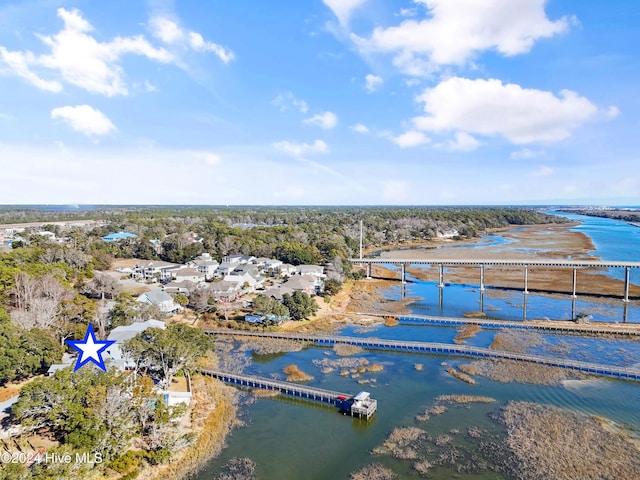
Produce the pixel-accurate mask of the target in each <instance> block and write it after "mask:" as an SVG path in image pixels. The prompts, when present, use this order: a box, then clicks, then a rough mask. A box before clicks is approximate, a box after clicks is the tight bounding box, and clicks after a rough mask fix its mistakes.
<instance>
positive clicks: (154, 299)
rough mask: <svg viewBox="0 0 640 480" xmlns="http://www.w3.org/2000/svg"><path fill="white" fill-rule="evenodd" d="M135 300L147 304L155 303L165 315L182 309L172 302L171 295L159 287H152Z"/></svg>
mask: <svg viewBox="0 0 640 480" xmlns="http://www.w3.org/2000/svg"><path fill="white" fill-rule="evenodd" d="M136 300H137V301H138V302H140V303H144V304H148V305H156V306H157V307H158V308H159V309H160V311H161V312H162V313H164V314H165V315H172V314H174V313H178V312H180V311H182V310H183V309H182V307H181V306H180V305H178V304H177V303H176V302H174V300H173V297H172V296H171V295H169V294H168V293H167V292H163V291H162V290H160V289H157V288H156V289H153V290H150V291H148V292H145V293H143V294H142V295H140V296H139V297H138V298H136Z"/></svg>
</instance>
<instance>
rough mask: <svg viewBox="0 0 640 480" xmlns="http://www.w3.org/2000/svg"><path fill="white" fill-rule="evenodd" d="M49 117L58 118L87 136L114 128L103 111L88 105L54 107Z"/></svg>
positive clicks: (97, 134) (107, 131)
mask: <svg viewBox="0 0 640 480" xmlns="http://www.w3.org/2000/svg"><path fill="white" fill-rule="evenodd" d="M51 118H52V119H54V120H56V119H60V120H62V121H64V122H65V123H66V124H67V125H69V126H70V127H71V128H72V129H74V130H75V131H76V132H80V133H82V134H84V135H87V136H89V137H91V136H100V135H107V134H109V133H111V132H112V131H114V130H115V129H116V127H115V125H114V124H113V123H111V120H109V119H108V118H107V116H106V115H105V114H104V113H102V112H101V111H100V110H96V109H94V108H92V107H90V106H89V105H78V106H76V107H70V106H66V107H59V108H54V109H53V110H51Z"/></svg>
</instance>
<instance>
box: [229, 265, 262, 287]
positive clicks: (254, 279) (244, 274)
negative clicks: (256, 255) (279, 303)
mask: <svg viewBox="0 0 640 480" xmlns="http://www.w3.org/2000/svg"><path fill="white" fill-rule="evenodd" d="M224 280H225V281H227V282H238V283H239V284H240V285H241V286H243V285H245V284H247V285H249V290H251V291H253V290H255V289H256V288H262V287H263V286H264V280H265V278H264V277H263V276H262V275H260V274H259V273H258V272H257V270H242V271H238V272H237V271H233V272H231V273H230V274H229V275H226V276H225V277H224Z"/></svg>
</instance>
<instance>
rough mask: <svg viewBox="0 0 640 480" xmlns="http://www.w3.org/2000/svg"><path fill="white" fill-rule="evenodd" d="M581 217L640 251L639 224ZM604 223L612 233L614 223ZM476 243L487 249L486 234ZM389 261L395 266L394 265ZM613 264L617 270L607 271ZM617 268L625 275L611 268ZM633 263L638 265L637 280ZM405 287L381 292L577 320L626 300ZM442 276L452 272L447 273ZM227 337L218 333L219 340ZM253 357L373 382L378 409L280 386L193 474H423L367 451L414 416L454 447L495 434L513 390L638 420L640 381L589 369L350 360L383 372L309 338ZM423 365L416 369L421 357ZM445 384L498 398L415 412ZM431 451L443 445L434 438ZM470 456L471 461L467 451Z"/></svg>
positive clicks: (634, 307)
mask: <svg viewBox="0 0 640 480" xmlns="http://www.w3.org/2000/svg"><path fill="white" fill-rule="evenodd" d="M580 220H581V221H584V223H583V224H582V225H581V226H579V227H576V229H579V230H581V231H583V232H584V233H586V234H587V235H589V236H590V237H592V239H593V241H594V244H595V246H596V250H595V251H594V252H593V253H594V254H596V255H599V256H600V257H601V258H602V259H604V260H633V261H638V260H640V256H638V253H640V228H637V227H632V226H630V225H626V224H624V222H615V221H610V220H606V219H597V218H590V217H580ZM607 227H611V228H612V232H610V234H607V231H606V230H607ZM495 237H496V236H495V235H494V236H493V238H491V239H488V240H486V242H485V243H484V245H485V246H486V245H489V244H494V245H495V243H494V242H500V239H499V238H495ZM477 248H482V243H480V244H479V245H478V247H477ZM390 267H391V268H395V267H393V266H390ZM612 275H614V276H615V275H616V272H612ZM616 278H619V277H616ZM636 278H637V274H635V272H634V279H633V281H635V279H636ZM408 279H409V282H408V283H407V284H406V285H405V286H404V287H402V286H401V285H400V284H396V285H395V286H392V287H390V288H387V289H385V290H384V291H383V294H384V295H385V296H386V297H387V298H389V299H400V298H403V297H404V298H409V297H411V298H415V299H416V301H415V302H414V303H412V304H410V305H409V306H408V308H409V309H410V310H411V311H412V312H413V313H416V314H427V315H445V316H452V317H461V316H463V315H464V314H465V313H468V312H474V311H480V310H482V311H484V312H485V313H486V314H487V315H489V316H490V317H493V318H498V319H505V320H520V319H523V318H525V311H524V304H525V301H526V318H529V319H531V318H551V319H567V320H568V319H570V318H572V315H574V316H575V314H576V313H587V314H589V315H591V316H592V317H593V319H594V321H598V320H601V321H602V320H606V321H617V322H620V321H622V320H623V318H624V316H623V311H624V309H625V306H624V305H623V303H622V301H621V300H619V299H597V298H593V297H589V298H586V297H585V298H578V299H576V300H575V302H572V300H571V298H568V296H564V297H563V296H547V295H538V294H533V293H530V294H529V295H527V296H524V295H523V294H522V292H518V291H513V290H494V289H487V290H485V291H484V293H482V296H481V292H480V291H479V290H478V288H477V286H476V285H449V286H445V287H444V288H438V286H437V285H436V283H435V282H425V281H420V280H417V279H415V278H412V277H410V276H409V277H408ZM445 281H446V280H445ZM638 303H640V302H638V301H632V302H630V303H629V304H628V305H627V306H626V320H627V321H628V322H640V311H639V310H640V307H639V305H638ZM340 333H341V334H343V335H349V336H358V337H377V338H385V339H398V340H421V341H429V342H443V343H452V342H453V339H454V337H455V336H456V335H457V329H456V328H454V327H435V326H408V325H397V326H393V327H386V326H384V325H381V324H377V325H349V326H347V327H345V328H344V329H342V331H341V332H340ZM498 333H499V332H496V331H492V330H483V331H481V332H479V333H478V334H477V335H476V336H474V337H473V338H470V339H468V340H466V343H467V344H468V345H474V346H480V347H488V346H489V345H490V344H491V343H492V342H493V341H494V339H495V338H496V335H497V334H498ZM526 335H531V337H530V338H534V337H535V340H536V341H535V342H532V344H531V345H532V346H531V347H530V348H529V349H528V350H527V351H528V352H529V353H535V354H539V355H544V356H552V357H556V358H570V359H575V360H584V361H590V362H598V363H603V364H609V365H620V366H627V367H630V366H635V367H638V366H640V343H639V342H638V341H637V340H624V339H616V338H611V339H600V338H593V337H584V336H566V335H552V334H547V333H527V334H526ZM218 341H220V340H218ZM238 354H239V355H246V356H247V358H248V359H251V360H252V362H251V364H250V366H249V367H248V368H247V369H246V373H250V374H256V375H262V376H265V377H272V378H279V379H284V378H285V375H284V374H283V368H284V367H285V366H287V365H290V364H295V365H297V366H298V367H299V368H300V369H301V370H302V371H304V372H306V373H308V374H310V375H312V376H313V380H312V381H311V382H309V384H310V385H313V386H317V387H321V388H327V389H331V390H337V391H341V392H347V393H351V394H355V393H357V392H358V391H361V390H365V389H366V390H367V391H369V392H371V394H372V396H373V397H374V398H376V399H377V400H378V412H377V413H376V415H375V416H374V417H373V419H372V420H371V421H370V422H366V421H359V420H354V419H351V418H350V417H344V416H342V415H340V414H339V413H338V412H337V411H336V410H335V409H333V408H329V407H321V406H318V405H317V404H313V403H310V402H302V401H297V400H291V399H287V398H284V397H276V398H263V399H259V400H257V401H255V402H254V403H251V404H250V405H247V406H245V407H243V408H242V412H243V420H244V421H245V422H246V426H245V427H243V428H240V429H237V430H235V431H234V432H233V434H232V435H231V437H230V438H229V441H228V446H227V448H225V450H224V451H223V452H222V454H221V455H220V456H219V457H217V458H214V459H212V460H211V461H210V462H209V463H208V464H207V465H206V466H205V467H204V469H203V470H202V471H201V472H200V473H199V474H198V475H197V476H196V477H195V478H196V479H197V480H205V479H207V480H208V479H216V478H220V477H219V475H220V474H221V472H222V471H223V466H224V465H225V464H226V463H227V462H228V461H229V460H230V459H231V458H234V457H249V458H251V459H252V460H253V461H254V462H255V464H256V472H255V477H256V478H259V479H261V480H276V479H277V480H281V479H297V478H304V479H310V480H324V479H347V478H349V474H350V473H351V472H353V471H355V470H357V469H359V468H362V467H363V466H364V465H367V464H370V463H373V462H376V463H380V464H382V465H384V466H386V467H388V468H390V469H392V470H393V471H394V472H395V473H396V474H397V475H398V478H400V479H417V478H420V477H419V476H418V475H417V473H416V472H415V471H413V470H412V462H410V461H409V462H407V461H401V460H397V459H395V458H392V457H391V456H388V455H378V456H374V455H372V454H371V452H372V450H374V449H375V448H376V447H378V446H380V445H381V444H382V443H383V442H384V440H385V438H387V436H388V435H389V433H390V432H391V431H392V430H393V429H394V428H397V427H406V426H415V427H418V428H422V429H424V430H426V431H427V433H428V434H429V435H430V436H432V437H436V436H437V435H441V434H449V435H452V436H453V437H454V444H455V445H456V448H463V447H464V448H467V447H468V448H475V447H473V446H471V447H469V439H468V438H464V434H461V435H457V436H456V434H452V433H451V432H456V431H460V432H465V431H466V430H467V429H468V428H469V427H478V428H481V429H483V430H484V431H487V432H490V433H491V434H495V435H504V427H502V426H501V425H500V424H498V423H496V422H495V421H492V420H491V418H492V416H494V415H495V414H497V413H499V411H500V409H501V408H502V407H503V406H504V405H505V404H506V403H507V402H510V401H527V402H534V403H539V404H544V405H553V406H557V407H561V408H564V409H569V410H572V411H578V412H583V413H586V414H591V415H598V416H601V417H604V418H608V419H611V420H613V421H615V422H618V423H619V424H628V425H631V426H633V427H635V428H636V429H640V409H638V405H639V404H640V384H637V383H633V382H623V381H616V380H612V379H608V378H599V377H586V378H583V379H574V380H568V381H565V382H563V383H562V384H560V385H553V386H545V385H531V384H523V383H515V382H511V383H500V382H496V381H493V380H489V379H488V378H484V377H477V378H476V380H477V383H476V384H475V385H469V384H467V383H464V382H461V381H460V380H457V379H455V378H453V377H452V376H451V375H449V374H448V373H447V369H448V368H450V367H458V366H460V365H461V364H467V363H469V362H472V360H470V359H464V358H457V357H446V356H435V355H420V354H415V353H391V352H379V351H363V352H362V353H360V354H357V355H355V356H353V357H349V358H350V359H353V360H357V361H366V362H368V364H369V365H371V364H379V365H382V366H383V367H384V369H383V371H382V372H378V373H373V372H371V373H369V372H365V373H354V370H353V369H352V370H351V371H349V372H346V374H345V371H344V369H343V371H342V372H341V369H340V368H335V369H334V370H333V371H328V370H323V368H321V364H322V362H325V361H337V360H340V359H341V358H343V357H338V356H337V354H336V352H334V351H333V350H332V349H329V348H319V347H308V348H306V349H304V350H302V351H299V352H289V353H283V354H279V355H272V356H268V357H257V356H255V355H253V356H252V355H251V354H250V353H248V352H239V353H238ZM418 366H420V368H418ZM443 394H467V395H486V396H490V397H493V398H495V399H496V400H497V402H496V403H495V404H472V405H463V406H449V410H448V411H447V412H446V413H445V414H443V415H440V416H438V417H433V418H432V419H431V420H429V422H428V423H426V424H422V423H419V422H417V420H416V418H415V417H416V415H418V414H420V413H421V412H423V411H424V410H425V408H429V407H432V406H434V405H436V404H437V397H438V396H439V395H443ZM432 448H434V449H435V453H434V455H437V453H438V449H437V448H436V447H432ZM461 461H466V460H461ZM430 478H461V479H475V480H484V479H487V480H488V479H505V480H506V479H508V477H505V476H504V475H501V474H498V473H496V472H493V471H491V470H490V469H487V470H486V471H482V472H475V473H473V474H470V473H460V472H458V471H457V469H456V468H455V467H437V468H434V469H433V470H432V471H431V472H430Z"/></svg>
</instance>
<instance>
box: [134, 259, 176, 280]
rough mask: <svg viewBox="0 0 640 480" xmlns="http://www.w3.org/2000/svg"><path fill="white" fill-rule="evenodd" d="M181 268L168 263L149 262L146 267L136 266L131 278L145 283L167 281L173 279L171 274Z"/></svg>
mask: <svg viewBox="0 0 640 480" xmlns="http://www.w3.org/2000/svg"><path fill="white" fill-rule="evenodd" d="M180 268H183V266H182V265H177V264H175V263H169V262H151V263H148V264H146V265H136V266H135V268H134V269H133V273H132V274H131V276H132V277H133V278H138V279H141V280H145V281H167V280H171V279H172V277H173V272H174V271H175V270H179V269H180Z"/></svg>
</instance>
